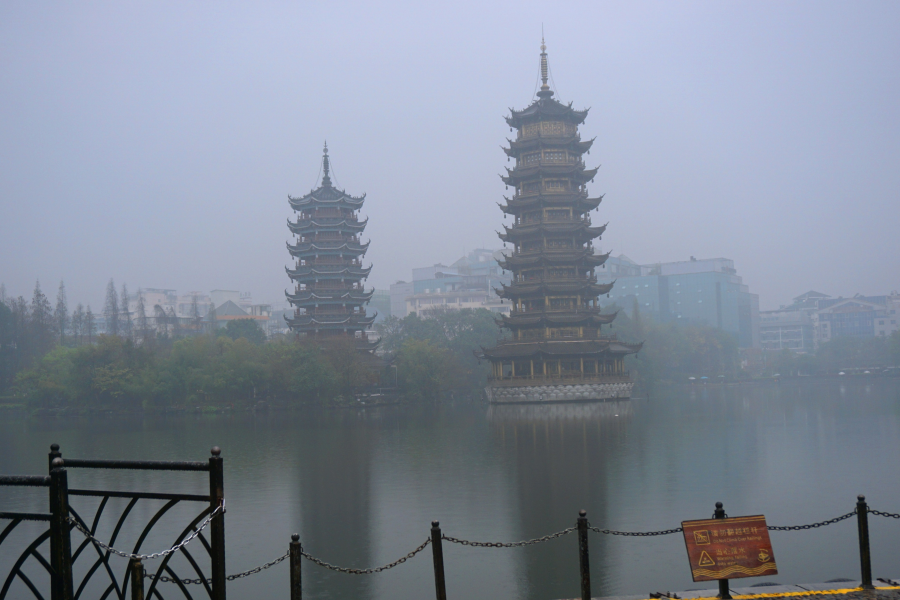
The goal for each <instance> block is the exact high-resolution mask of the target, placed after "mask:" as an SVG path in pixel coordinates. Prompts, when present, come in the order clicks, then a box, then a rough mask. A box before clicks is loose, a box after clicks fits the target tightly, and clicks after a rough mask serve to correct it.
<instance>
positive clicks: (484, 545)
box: [441, 527, 575, 548]
mask: <svg viewBox="0 0 900 600" xmlns="http://www.w3.org/2000/svg"><path fill="white" fill-rule="evenodd" d="M573 531H575V528H574V527H569V528H568V529H563V530H562V531H557V532H556V533H551V534H550V535H545V536H543V537H539V538H534V539H533V540H522V541H521V542H470V541H469V540H460V539H457V538H455V537H449V536H446V535H442V536H441V539H442V540H447V541H448V542H452V543H454V544H462V545H463V546H475V547H476V548H517V547H521V546H531V545H532V544H540V543H541V542H547V541H549V540H552V539H555V538H558V537H562V536H564V535H567V534H569V533H572V532H573Z"/></svg>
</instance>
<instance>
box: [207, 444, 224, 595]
mask: <svg viewBox="0 0 900 600" xmlns="http://www.w3.org/2000/svg"><path fill="white" fill-rule="evenodd" d="M210 452H211V453H212V456H210V457H209V510H211V511H212V510H216V509H217V508H219V507H220V506H222V505H223V504H224V502H225V489H224V488H225V477H224V475H223V469H222V457H221V456H220V454H221V453H222V450H221V448H219V447H218V446H213V448H212V450H210ZM209 530H210V531H209V536H210V558H211V562H212V600H225V513H224V512H220V513H219V514H217V515H216V516H215V517H213V519H212V521H211V522H210V524H209Z"/></svg>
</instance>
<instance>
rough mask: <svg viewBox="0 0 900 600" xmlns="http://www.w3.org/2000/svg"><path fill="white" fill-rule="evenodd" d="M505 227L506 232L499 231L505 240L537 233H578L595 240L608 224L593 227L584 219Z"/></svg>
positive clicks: (580, 235) (529, 236)
mask: <svg viewBox="0 0 900 600" xmlns="http://www.w3.org/2000/svg"><path fill="white" fill-rule="evenodd" d="M503 228H504V229H505V230H506V232H505V233H498V234H497V235H498V236H499V237H500V239H501V240H503V241H504V242H516V241H520V240H523V239H528V238H531V237H534V236H535V235H541V234H543V235H565V234H569V235H576V236H578V237H579V238H580V239H589V240H593V239H596V238H598V237H600V236H601V235H603V232H604V231H606V225H601V226H600V227H591V226H590V225H588V224H587V223H585V222H584V221H580V222H574V223H573V222H569V223H566V222H562V223H559V224H557V223H537V224H534V225H524V226H516V227H512V228H509V227H506V226H505V225H504V226H503Z"/></svg>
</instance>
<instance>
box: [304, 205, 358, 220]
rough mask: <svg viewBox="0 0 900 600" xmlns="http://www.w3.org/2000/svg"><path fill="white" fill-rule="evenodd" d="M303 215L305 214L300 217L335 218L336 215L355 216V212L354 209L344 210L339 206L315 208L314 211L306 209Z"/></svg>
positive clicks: (341, 216)
mask: <svg viewBox="0 0 900 600" xmlns="http://www.w3.org/2000/svg"><path fill="white" fill-rule="evenodd" d="M302 215H303V216H302V217H300V218H301V219H309V218H313V219H317V218H320V217H321V218H329V219H330V218H334V217H340V218H350V217H353V216H354V213H353V211H347V212H344V211H342V210H341V209H339V208H319V209H317V210H313V211H305V212H303V213H302Z"/></svg>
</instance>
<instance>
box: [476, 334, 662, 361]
mask: <svg viewBox="0 0 900 600" xmlns="http://www.w3.org/2000/svg"><path fill="white" fill-rule="evenodd" d="M643 345H644V344H643V342H641V343H639V344H629V343H625V342H620V341H618V340H604V339H599V340H577V339H572V340H559V341H557V340H546V341H522V342H519V341H510V342H504V343H502V344H499V345H497V346H495V347H493V348H486V349H483V350H482V352H483V353H484V357H485V358H487V359H489V360H502V359H505V358H506V359H524V358H528V357H535V358H538V357H542V358H560V357H564V356H592V355H593V356H604V355H607V356H608V355H614V356H624V355H627V354H635V353H636V352H639V351H640V350H641V348H642V347H643Z"/></svg>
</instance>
